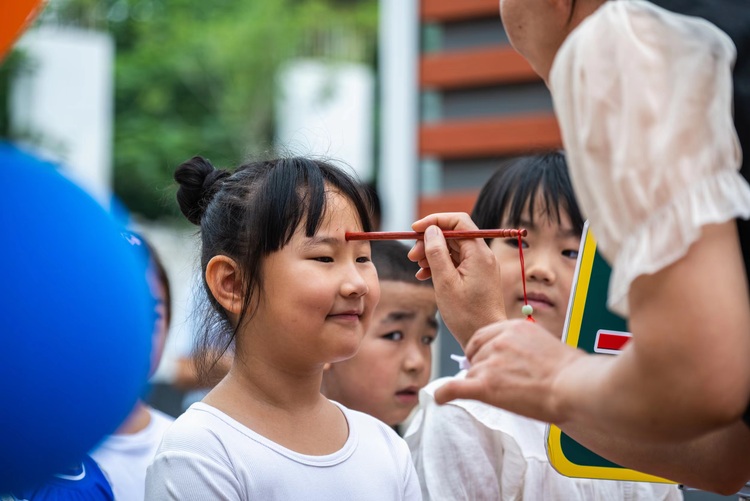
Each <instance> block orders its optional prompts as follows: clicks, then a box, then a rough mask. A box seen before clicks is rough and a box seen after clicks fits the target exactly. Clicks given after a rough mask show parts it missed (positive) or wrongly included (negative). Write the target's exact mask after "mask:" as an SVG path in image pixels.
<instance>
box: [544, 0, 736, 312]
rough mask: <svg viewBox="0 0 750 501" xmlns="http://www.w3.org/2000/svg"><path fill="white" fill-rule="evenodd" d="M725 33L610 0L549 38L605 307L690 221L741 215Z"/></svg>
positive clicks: (667, 251) (615, 305)
mask: <svg viewBox="0 0 750 501" xmlns="http://www.w3.org/2000/svg"><path fill="white" fill-rule="evenodd" d="M735 55H736V50H735V47H734V44H733V43H732V41H731V39H730V38H729V37H728V36H727V35H726V34H724V32H722V31H721V30H719V29H718V28H716V27H715V26H714V25H712V24H710V23H709V22H707V21H705V20H702V19H699V18H694V17H687V16H683V15H679V14H674V13H671V12H669V11H666V10H664V9H662V8H660V7H657V6H655V5H653V4H651V3H649V2H646V1H643V0H625V1H623V0H611V1H608V2H606V3H605V4H604V5H603V6H602V7H600V8H599V9H598V10H597V11H596V12H595V13H594V14H592V15H591V16H589V17H588V18H587V19H586V20H585V21H584V22H583V23H581V25H580V26H578V27H577V28H576V29H575V30H574V31H573V32H572V33H571V35H570V36H569V37H568V38H567V40H566V41H565V42H564V43H563V45H562V47H561V48H560V50H559V52H558V54H557V56H556V58H555V61H554V64H553V66H552V70H551V73H550V81H549V84H550V89H551V92H552V96H553V100H554V106H555V112H556V114H557V117H558V120H559V122H560V127H561V130H562V136H563V143H564V146H565V149H566V151H567V155H568V164H569V167H570V174H571V178H572V181H573V186H574V189H575V192H576V197H577V199H578V202H579V204H580V206H581V209H582V211H583V213H584V215H585V217H587V218H588V219H589V221H590V225H591V228H592V230H593V233H594V235H595V236H596V238H597V242H598V249H599V251H600V252H601V254H602V255H603V256H604V258H605V259H606V260H607V261H608V262H609V263H610V264H611V266H612V276H611V279H610V284H609V300H608V301H609V307H610V309H612V310H613V311H615V312H616V313H619V314H621V315H624V316H627V315H628V291H629V289H630V284H631V283H632V281H633V280H635V278H636V277H638V276H639V275H642V274H651V273H654V272H656V271H658V270H660V269H663V268H665V267H666V266H668V265H670V264H672V263H674V262H675V261H677V260H678V259H680V258H681V257H683V256H684V255H685V254H686V253H687V251H688V248H689V247H690V245H691V244H692V243H693V242H695V241H696V240H697V239H698V237H699V236H700V231H701V227H702V226H704V225H707V224H712V223H720V222H725V221H728V220H731V219H734V218H737V217H741V218H748V217H750V187H748V184H747V182H746V181H745V180H744V179H743V178H742V177H741V175H740V174H739V172H738V171H739V167H740V163H741V151H740V147H739V142H738V139H737V134H736V132H735V129H734V122H733V118H732V66H733V64H734V59H735Z"/></svg>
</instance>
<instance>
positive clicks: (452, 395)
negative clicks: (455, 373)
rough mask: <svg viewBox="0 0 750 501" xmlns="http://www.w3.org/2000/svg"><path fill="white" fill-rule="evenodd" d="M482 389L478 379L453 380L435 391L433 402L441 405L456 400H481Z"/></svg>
mask: <svg viewBox="0 0 750 501" xmlns="http://www.w3.org/2000/svg"><path fill="white" fill-rule="evenodd" d="M483 388H484V386H483V384H482V382H481V381H479V380H478V379H454V380H453V381H448V382H447V383H445V384H444V385H443V386H441V387H440V388H438V389H437V390H435V402H437V403H438V404H441V405H442V404H445V403H447V402H450V401H451V400H456V399H458V398H462V399H468V400H481V396H482V394H483Z"/></svg>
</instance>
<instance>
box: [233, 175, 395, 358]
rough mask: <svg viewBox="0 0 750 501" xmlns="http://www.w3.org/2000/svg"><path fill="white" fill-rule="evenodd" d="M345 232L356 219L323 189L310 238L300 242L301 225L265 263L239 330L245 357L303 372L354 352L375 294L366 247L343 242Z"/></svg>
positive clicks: (356, 227)
mask: <svg viewBox="0 0 750 501" xmlns="http://www.w3.org/2000/svg"><path fill="white" fill-rule="evenodd" d="M303 223H304V222H303ZM347 231H362V224H361V222H360V220H359V217H358V215H357V212H356V210H355V209H354V206H353V204H352V203H351V201H350V200H348V199H347V198H345V197H344V196H343V195H341V194H340V193H339V192H338V191H335V190H330V189H329V190H327V191H326V211H325V214H324V216H323V220H322V222H321V225H320V227H319V229H318V231H317V232H316V233H315V235H313V236H312V237H307V236H306V235H305V232H304V224H301V225H299V227H298V228H297V229H296V231H295V233H294V235H293V236H292V239H291V240H290V241H289V243H288V244H287V245H285V246H284V247H282V248H281V249H280V250H279V251H277V252H273V253H271V254H270V255H268V256H267V257H266V259H265V260H264V263H263V265H262V274H263V283H264V290H263V291H262V292H261V294H260V298H259V302H258V305H257V310H256V311H255V314H254V315H252V312H251V316H250V318H249V320H248V321H247V329H243V330H244V331H245V332H246V334H247V337H248V338H247V339H246V341H247V343H245V342H243V343H242V344H243V345H245V346H246V347H247V353H248V354H252V355H251V356H263V357H265V358H266V359H275V360H276V361H277V363H281V364H285V365H287V366H288V367H289V368H290V369H292V368H295V367H296V368H299V369H302V370H305V369H307V368H313V367H318V366H319V367H322V366H323V364H325V363H327V362H337V361H340V360H345V359H347V358H350V357H351V356H353V355H354V354H355V353H356V352H357V349H358V347H359V344H360V342H361V341H362V338H363V336H364V334H365V332H366V330H367V328H368V326H369V324H370V321H371V318H372V313H373V310H374V308H375V305H377V303H378V300H379V298H380V288H379V285H378V277H377V272H376V270H375V266H374V265H373V263H372V261H371V259H370V244H369V242H367V241H354V242H347V241H346V240H345V238H344V234H345V232H347ZM243 341H245V340H243Z"/></svg>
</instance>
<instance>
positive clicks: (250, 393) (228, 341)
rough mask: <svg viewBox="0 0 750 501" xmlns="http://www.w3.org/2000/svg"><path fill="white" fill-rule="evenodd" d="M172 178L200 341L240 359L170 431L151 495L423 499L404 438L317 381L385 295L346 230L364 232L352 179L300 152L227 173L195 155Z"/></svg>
mask: <svg viewBox="0 0 750 501" xmlns="http://www.w3.org/2000/svg"><path fill="white" fill-rule="evenodd" d="M175 179H176V180H177V182H178V183H179V185H180V188H179V191H178V193H177V200H178V202H179V204H180V208H181V210H182V212H183V214H185V216H186V217H187V218H188V219H189V220H190V221H191V222H192V223H194V224H197V225H199V226H200V228H201V236H202V250H201V269H202V272H203V273H202V276H203V285H204V289H205V291H206V294H207V297H208V301H209V302H210V304H211V307H212V308H211V309H210V310H209V311H207V313H206V315H204V324H205V328H204V332H203V337H202V339H201V346H202V348H203V352H204V353H214V354H216V356H220V355H221V354H222V353H223V351H224V350H226V349H227V348H228V347H230V346H232V347H233V352H234V358H233V361H232V367H231V369H230V370H229V373H228V374H227V376H226V377H225V378H224V379H223V380H222V381H221V382H220V383H219V384H218V385H216V387H214V388H213V389H212V390H211V392H210V393H209V394H208V395H207V396H206V397H205V398H204V399H203V401H201V402H198V403H195V404H193V405H192V406H191V407H190V408H189V409H188V410H187V411H186V412H185V413H184V414H183V415H182V416H180V417H179V418H178V419H177V420H176V421H175V422H174V424H173V425H172V427H171V428H170V429H169V431H168V432H167V433H166V435H165V436H164V439H163V441H162V444H161V446H160V448H159V450H158V451H157V454H156V457H155V459H154V462H153V463H152V465H151V466H150V467H149V469H148V473H147V478H146V498H147V499H159V500H165V499H180V500H182V499H219V498H220V499H236V500H240V499H243V500H244V499H264V500H274V499H279V500H281V499H283V500H286V499H308V500H318V499H319V500H324V499H325V500H328V499H361V500H368V499H372V500H381V499H404V500H410V499H420V493H419V486H418V483H417V479H416V475H415V473H414V467H413V465H412V462H411V456H410V454H409V450H408V447H407V446H406V444H405V443H404V441H403V440H402V439H401V438H400V437H399V436H398V435H397V434H396V433H395V432H394V431H393V430H392V429H391V428H389V427H388V426H387V425H385V424H384V423H382V422H381V421H379V420H377V419H375V418H373V417H371V416H369V415H367V414H364V413H361V412H358V411H354V410H349V409H347V408H345V407H344V406H342V405H340V404H337V403H334V402H332V401H330V400H328V399H327V398H325V397H324V396H323V395H322V394H321V393H320V386H321V380H322V377H323V367H324V366H325V364H327V363H333V362H340V361H342V360H345V359H347V358H350V357H352V356H353V355H354V354H355V353H356V352H357V349H358V348H359V345H360V342H361V341H362V338H363V336H364V335H365V332H366V331H367V328H368V326H369V324H370V322H371V321H372V315H373V310H374V308H375V305H376V304H377V302H378V299H379V296H380V289H379V287H378V279H377V273H376V271H375V266H374V265H373V264H372V261H371V258H370V244H369V242H366V241H358V242H348V241H346V240H345V232H347V231H369V230H370V219H369V215H368V205H367V202H366V200H365V199H364V198H363V193H362V191H361V189H360V188H359V187H358V185H357V183H356V181H355V180H354V179H352V178H351V177H350V176H349V175H347V174H346V173H344V172H343V171H341V170H339V169H338V168H336V167H333V166H332V165H330V164H328V163H326V162H323V161H318V160H312V159H307V158H282V159H275V160H268V161H260V162H254V163H249V164H246V165H242V166H240V167H239V168H238V169H237V170H236V171H235V172H228V171H225V170H217V169H215V168H214V167H213V166H212V165H211V164H210V163H209V162H208V161H207V160H205V159H203V158H201V157H194V158H193V159H191V160H188V161H187V162H185V163H183V164H182V165H180V166H179V167H178V168H177V170H176V172H175ZM216 348H218V349H216ZM214 361H215V360H214ZM205 362H206V364H205V365H206V366H210V364H211V362H212V361H211V360H206V361H205Z"/></svg>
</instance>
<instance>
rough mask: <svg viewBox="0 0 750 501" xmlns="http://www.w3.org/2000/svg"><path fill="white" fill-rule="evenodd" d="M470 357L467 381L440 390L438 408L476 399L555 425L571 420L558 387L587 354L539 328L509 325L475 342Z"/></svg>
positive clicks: (486, 332) (512, 322)
mask: <svg viewBox="0 0 750 501" xmlns="http://www.w3.org/2000/svg"><path fill="white" fill-rule="evenodd" d="M466 355H467V357H469V360H470V361H471V368H470V369H469V371H468V373H467V375H466V379H457V380H454V381H451V382H449V383H447V384H445V385H443V386H442V387H440V388H439V389H438V390H437V391H436V392H435V400H436V401H437V402H438V403H441V404H443V403H445V402H448V401H450V400H454V399H457V398H463V399H472V400H480V401H482V402H485V403H488V404H490V405H494V406H496V407H500V408H503V409H507V410H509V411H512V412H515V413H517V414H522V415H524V416H528V417H531V418H534V419H538V420H541V421H546V422H550V423H561V422H563V421H565V419H566V418H567V416H566V415H565V410H564V409H563V408H562V406H561V405H560V401H559V395H558V393H557V392H558V389H557V387H556V384H557V381H558V377H559V375H560V374H561V373H563V372H564V371H565V369H566V368H567V367H568V366H570V365H571V364H572V363H574V362H575V361H576V360H578V359H579V358H581V357H583V356H585V355H584V353H583V352H582V351H580V350H577V349H575V348H571V347H570V346H567V345H565V344H563V343H561V342H560V340H559V339H558V338H556V337H555V336H554V335H552V334H551V333H550V332H549V331H547V330H546V329H544V328H543V327H541V326H540V325H539V324H536V323H533V322H529V321H527V320H508V321H504V322H498V323H495V324H492V325H489V326H487V327H485V328H483V329H481V330H479V331H478V332H477V333H476V334H475V335H474V336H473V337H472V338H471V340H470V341H469V343H468V344H467V346H466Z"/></svg>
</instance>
